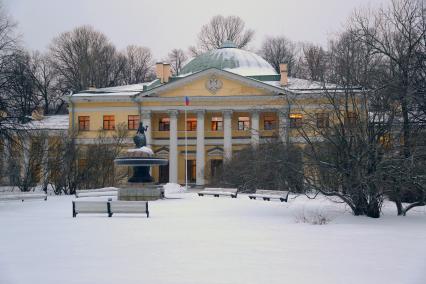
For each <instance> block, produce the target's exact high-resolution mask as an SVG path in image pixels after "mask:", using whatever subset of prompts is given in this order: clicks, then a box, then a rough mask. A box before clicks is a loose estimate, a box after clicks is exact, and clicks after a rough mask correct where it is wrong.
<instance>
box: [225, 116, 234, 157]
mask: <svg viewBox="0 0 426 284" xmlns="http://www.w3.org/2000/svg"><path fill="white" fill-rule="evenodd" d="M223 154H224V155H223V156H224V159H225V160H229V159H231V157H232V111H231V110H226V111H224V112H223Z"/></svg>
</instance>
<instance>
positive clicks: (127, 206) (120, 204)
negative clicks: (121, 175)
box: [109, 201, 148, 213]
mask: <svg viewBox="0 0 426 284" xmlns="http://www.w3.org/2000/svg"><path fill="white" fill-rule="evenodd" d="M109 203H110V205H111V207H110V208H111V213H146V212H148V202H144V201H110V202H109Z"/></svg>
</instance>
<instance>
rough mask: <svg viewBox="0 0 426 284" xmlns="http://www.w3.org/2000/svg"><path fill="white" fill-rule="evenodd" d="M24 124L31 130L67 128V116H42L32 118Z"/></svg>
mask: <svg viewBox="0 0 426 284" xmlns="http://www.w3.org/2000/svg"><path fill="white" fill-rule="evenodd" d="M26 126H28V127H29V128H30V129H33V130H42V129H44V130H67V129H68V128H69V116H68V114H65V115H51V116H44V117H43V118H42V119H41V120H33V121H31V122H29V123H28V124H27V125H26Z"/></svg>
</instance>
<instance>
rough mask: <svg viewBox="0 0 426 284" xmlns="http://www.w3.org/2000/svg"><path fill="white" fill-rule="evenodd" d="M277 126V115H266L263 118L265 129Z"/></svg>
mask: <svg viewBox="0 0 426 284" xmlns="http://www.w3.org/2000/svg"><path fill="white" fill-rule="evenodd" d="M275 127H276V121H275V117H273V116H265V117H264V119H263V129H264V130H273V129H275Z"/></svg>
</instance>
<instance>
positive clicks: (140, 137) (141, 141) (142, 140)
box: [133, 121, 148, 148]
mask: <svg viewBox="0 0 426 284" xmlns="http://www.w3.org/2000/svg"><path fill="white" fill-rule="evenodd" d="M147 130H148V125H147V126H143V123H142V121H141V122H139V127H138V130H137V131H136V135H135V137H133V142H134V143H135V145H136V148H141V147H143V146H146V135H145V131H147Z"/></svg>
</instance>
